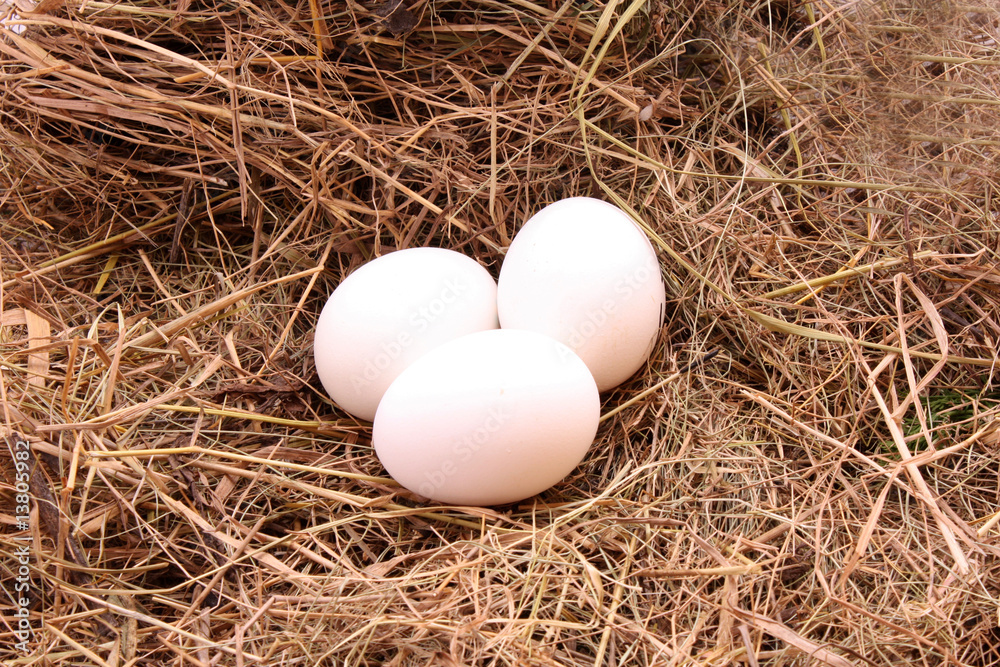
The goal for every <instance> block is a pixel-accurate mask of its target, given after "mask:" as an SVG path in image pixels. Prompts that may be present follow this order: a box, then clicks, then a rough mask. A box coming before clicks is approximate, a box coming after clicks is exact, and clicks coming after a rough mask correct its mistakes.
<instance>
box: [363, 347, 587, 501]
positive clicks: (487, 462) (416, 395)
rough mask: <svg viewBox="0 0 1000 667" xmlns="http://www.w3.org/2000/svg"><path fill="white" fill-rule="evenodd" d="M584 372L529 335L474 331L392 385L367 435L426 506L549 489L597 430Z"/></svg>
mask: <svg viewBox="0 0 1000 667" xmlns="http://www.w3.org/2000/svg"><path fill="white" fill-rule="evenodd" d="M599 418H600V400H599V397H598V393H597V386H596V385H595V384H594V378H593V376H592V375H591V374H590V371H589V370H587V366H586V365H585V364H584V363H583V361H581V360H580V358H579V357H578V356H577V355H576V354H574V353H573V352H572V351H571V350H570V349H569V348H567V347H566V346H565V345H563V344H561V343H559V342H557V341H555V340H552V339H551V338H548V337H547V336H542V335H541V334H537V333H534V332H531V331H516V330H509V331H508V330H499V331H484V332H481V333H475V334H471V335H468V336H464V337H462V338H458V339H456V340H453V341H451V342H450V343H446V344H444V345H441V346H440V347H438V348H435V349H434V350H432V351H431V352H428V353H427V354H426V355H424V356H423V357H421V358H420V359H418V360H417V361H416V362H414V363H413V365H411V366H410V367H409V368H407V369H406V370H405V371H403V372H402V373H401V374H400V375H399V377H398V378H396V381H395V382H393V383H392V385H391V386H390V387H389V389H388V391H386V393H385V396H384V397H383V399H382V403H381V404H380V405H379V408H378V413H377V414H376V415H375V424H374V428H373V432H372V442H373V444H374V446H375V452H376V454H377V455H378V458H379V460H380V461H381V462H382V465H384V466H385V468H386V470H388V471H389V474H390V475H392V477H393V479H395V480H396V481H397V482H399V483H400V484H402V485H403V486H405V487H406V488H408V489H410V490H411V491H413V492H415V493H418V494H420V495H422V496H424V497H427V498H430V499H432V500H437V501H440V502H442V503H449V504H456V505H480V506H485V505H501V504H505V503H512V502H515V501H518V500H523V499H524V498H528V497H530V496H533V495H535V494H537V493H541V492H542V491H544V490H545V489H547V488H549V487H550V486H552V485H553V484H556V483H557V482H559V481H560V480H561V479H563V478H564V477H565V476H566V475H568V474H569V473H570V472H571V471H572V470H573V468H575V467H576V466H577V464H579V463H580V461H581V460H582V459H583V457H584V455H585V454H586V453H587V450H588V449H589V447H590V445H591V443H592V442H593V440H594V436H595V435H596V433H597V425H598V419H599Z"/></svg>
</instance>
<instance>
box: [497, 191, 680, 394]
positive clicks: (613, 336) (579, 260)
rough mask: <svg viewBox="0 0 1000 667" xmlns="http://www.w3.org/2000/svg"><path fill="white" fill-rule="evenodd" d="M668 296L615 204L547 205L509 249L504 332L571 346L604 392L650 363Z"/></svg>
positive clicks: (647, 251) (645, 246)
mask: <svg viewBox="0 0 1000 667" xmlns="http://www.w3.org/2000/svg"><path fill="white" fill-rule="evenodd" d="M665 303H666V293H665V290H664V287H663V278H662V277H661V275H660V266H659V262H658V261H657V257H656V252H655V251H654V250H653V246H652V244H651V243H650V242H649V239H648V238H647V237H646V234H645V232H643V231H642V229H640V228H639V226H638V225H636V224H635V222H634V221H633V220H632V219H631V218H630V217H629V216H628V215H627V214H625V212H624V211H622V210H621V209H619V208H618V207H617V206H614V205H612V204H609V203H607V202H604V201H601V200H599V199H592V198H590V197H572V198H569V199H563V200H561V201H557V202H555V203H553V204H550V205H548V206H546V207H545V208H543V209H542V210H540V211H539V212H538V213H536V214H535V215H534V216H532V217H531V219H529V220H528V221H527V222H526V223H525V224H524V225H523V226H522V227H521V229H520V230H519V231H518V232H517V234H516V235H515V237H514V240H513V241H512V242H511V244H510V248H508V250H507V254H506V256H505V257H504V260H503V266H502V267H501V269H500V278H499V280H498V286H497V312H498V314H499V317H500V326H501V328H504V329H508V328H510V329H527V330H530V331H537V332H539V333H543V334H545V335H547V336H551V337H552V338H555V339H556V340H558V341H560V342H562V343H564V344H566V345H568V346H569V347H570V348H571V349H572V350H573V351H574V352H576V353H577V354H578V355H580V358H582V359H583V361H584V362H585V363H586V364H587V366H588V367H589V368H590V370H591V372H592V373H593V374H594V379H595V380H596V381H597V386H598V388H599V389H600V390H601V391H606V390H608V389H611V388H613V387H616V386H617V385H619V384H621V383H622V382H623V381H625V380H626V379H628V377H629V376H631V375H632V374H633V373H635V371H637V370H638V369H639V368H640V367H642V365H643V364H644V363H645V362H646V360H647V359H648V358H649V355H650V353H651V352H652V350H653V345H654V344H655V342H656V338H657V336H658V334H659V330H660V326H661V324H662V322H663V311H664V307H665Z"/></svg>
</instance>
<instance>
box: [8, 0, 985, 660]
mask: <svg viewBox="0 0 1000 667" xmlns="http://www.w3.org/2000/svg"><path fill="white" fill-rule="evenodd" d="M45 4H46V7H45V8H43V9H44V10H45V11H43V12H41V13H35V14H28V13H23V10H22V18H23V19H24V20H25V21H26V22H27V24H28V30H27V31H26V32H25V33H24V34H23V35H21V36H17V35H13V34H11V33H9V32H7V33H5V34H4V35H3V36H2V37H0V85H2V91H0V188H2V189H0V227H2V235H0V236H2V238H0V257H2V272H3V274H2V282H0V317H2V320H0V350H2V353H0V354H2V356H0V401H2V404H3V408H2V415H3V429H4V431H5V434H6V435H10V436H11V437H10V438H8V444H9V447H10V451H9V453H10V455H11V456H10V457H7V456H5V457H3V460H2V463H0V498H2V505H0V522H2V525H3V528H2V529H0V576H2V579H3V587H4V590H5V591H7V593H8V596H5V597H3V599H2V600H0V610H2V618H3V624H2V625H0V637H2V640H3V641H2V642H0V644H2V648H0V657H2V660H3V662H4V664H10V665H29V664H30V665H43V664H59V665H85V664H86V665H90V664H101V665H126V664H141V665H253V664H265V665H312V664H321V665H382V664H385V665H470V666H471V665H483V666H486V665H490V666H493V665H538V666H542V665H545V666H549V665H565V666H568V665H574V666H575V665H581V666H582V665H689V664H690V665H730V664H741V665H749V666H750V667H756V666H757V665H781V666H790V665H814V664H825V665H834V666H840V665H865V664H868V665H881V664H903V663H912V664H915V665H968V666H970V667H972V666H976V667H985V666H987V665H1000V628H998V623H1000V621H998V608H1000V584H998V581H1000V560H998V558H997V555H998V553H1000V549H998V543H997V536H998V534H1000V525H998V524H1000V483H998V479H1000V464H998V456H1000V434H998V433H1000V432H998V429H997V425H998V422H997V416H998V414H1000V389H998V387H997V374H996V365H997V364H998V362H1000V357H998V351H997V350H998V340H1000V269H998V267H1000V219H998V215H1000V213H998V207H997V204H998V191H997V185H996V184H997V183H998V182H1000V174H998V170H997V165H998V164H1000V161H998V158H1000V139H998V138H997V137H998V135H997V130H996V128H997V127H1000V84H998V81H1000V58H998V57H997V56H996V53H997V50H996V45H997V42H996V40H998V39H1000V14H998V11H997V7H996V6H995V5H994V4H993V3H985V4H988V5H989V6H961V7H960V6H958V5H955V4H953V3H937V2H930V1H924V0H913V2H912V3H907V2H905V1H904V0H885V1H884V2H877V3H876V2H869V1H868V0H864V1H862V2H841V1H840V0H834V1H833V2H816V3H807V4H802V3H799V2H790V3H789V2H784V0H774V1H772V2H770V3H765V2H755V1H747V2H737V1H736V0H725V1H724V2H716V1H712V0H686V1H685V2H679V3H667V2H662V1H661V0H649V1H642V0H637V1H636V2H615V1H612V0H607V1H597V2H573V1H571V0H565V1H564V0H551V1H549V2H543V1H542V0H537V1H529V0H509V1H505V2H499V1H482V2H473V1H472V0H433V1H432V0H412V1H411V0H407V1H406V2H403V3H402V4H401V5H400V6H399V8H397V10H396V11H395V13H389V9H391V7H388V6H386V7H381V8H380V7H376V6H375V5H374V4H373V3H367V2H366V3H364V4H361V3H358V2H355V1H353V0H348V2H347V3H346V4H345V3H342V2H339V1H324V0H310V1H309V2H305V1H302V2H298V3H294V2H264V3H256V4H251V3H245V2H237V3H214V4H213V3H211V2H210V3H197V2H190V1H189V0H178V1H177V2H169V3H166V2H164V3H157V2H154V1H152V0H139V1H137V2H133V3H115V2H103V1H101V2H97V1H94V2H91V1H88V2H79V3H65V6H64V3H61V2H54V3H53V2H47V3H45ZM572 195H591V196H597V197H602V198H605V199H608V200H611V201H615V202H616V203H618V204H619V205H622V206H623V207H625V208H627V209H628V210H630V211H631V212H633V213H634V214H635V215H636V216H637V217H638V218H639V219H640V220H642V221H643V222H644V224H645V225H646V226H647V227H648V231H649V233H650V234H651V236H652V238H653V239H654V241H655V242H656V243H657V244H658V246H659V248H660V249H661V250H662V253H661V257H662V266H663V274H664V278H665V280H666V283H667V291H668V299H669V303H668V316H667V321H666V323H665V326H664V327H663V333H662V338H661V340H660V344H659V345H658V346H657V348H656V352H655V354H654V356H653V358H652V359H651V361H650V363H649V365H648V367H647V368H646V369H645V370H644V371H643V372H641V373H640V374H638V375H637V376H636V377H634V378H633V379H632V380H631V381H629V382H628V383H626V384H625V385H623V386H622V387H620V388H619V389H617V390H615V391H614V392H610V393H609V394H607V395H606V396H605V397H604V400H605V403H604V412H605V413H606V414H607V415H608V418H607V419H605V420H604V422H603V423H602V427H601V430H600V433H599V438H598V441H597V442H596V443H595V444H594V446H593V448H592V450H591V452H590V454H589V455H588V457H587V458H586V460H585V461H584V463H583V464H582V465H581V466H580V467H579V468H578V469H577V470H576V471H575V472H574V473H573V474H572V475H571V477H570V478H568V479H567V480H565V481H564V482H562V483H561V484H559V485H558V486H556V487H555V488H553V489H551V490H550V491H548V492H546V493H544V494H542V495H541V496H539V497H537V498H534V499H531V500H529V501H525V502H522V503H520V504H518V505H517V506H507V507H500V508H493V509H469V508H456V507H440V506H434V505H427V504H424V503H422V502H420V501H419V499H417V498H415V497H414V496H411V495H409V494H408V493H407V492H405V491H402V490H400V489H399V487H397V486H396V485H395V484H394V483H392V481H391V480H389V479H388V478H387V477H386V474H385V472H384V470H383V469H382V468H381V466H380V465H379V463H378V461H377V459H376V458H375V457H374V455H373V453H372V450H371V446H370V444H371V443H370V425H369V424H366V423H359V422H356V421H354V420H353V419H351V418H350V417H349V416H348V415H346V414H345V413H343V412H341V411H340V410H338V409H337V408H336V407H335V406H334V405H333V404H332V403H331V402H330V401H329V400H328V399H327V398H326V397H325V396H324V394H323V392H322V389H321V387H320V385H319V383H318V381H317V378H316V375H315V371H314V367H313V362H312V354H311V333H312V328H313V326H314V323H315V320H316V316H317V314H318V311H319V309H320V307H321V305H322V303H323V301H324V299H325V297H326V295H327V294H328V293H329V292H330V291H331V290H332V289H333V288H334V287H335V286H336V285H337V283H338V282H339V280H340V279H341V278H342V277H343V276H344V275H345V274H346V273H348V272H349V271H351V270H352V269H354V268H355V267H357V266H358V265H359V264H361V263H362V262H364V261H366V260H368V259H370V258H371V257H373V256H374V255H378V254H381V253H385V252H389V251H391V250H394V249H398V248H404V247H412V246H425V245H430V246H441V247H448V248H454V249H458V250H460V251H462V252H465V253H468V254H471V255H473V256H475V257H476V258H478V259H479V260H480V261H481V262H482V263H483V264H484V265H485V266H487V267H488V268H489V269H490V270H491V271H492V272H493V273H494V275H496V272H497V270H498V269H499V265H500V262H501V259H502V256H503V251H504V249H505V247H506V246H507V245H508V244H509V242H510V239H511V237H512V235H513V234H514V232H515V231H516V230H517V229H518V228H519V226H520V224H521V223H522V222H523V221H525V220H526V219H527V218H528V217H529V216H530V215H531V214H532V213H533V212H535V211H536V210H538V209H539V208H540V207H541V206H542V205H543V204H545V203H548V202H551V201H554V200H556V199H560V198H563V197H567V196H572ZM711 350H719V353H718V355H717V356H715V357H714V358H712V359H710V360H708V361H706V362H705V363H704V364H700V365H699V364H695V365H694V367H693V368H691V369H690V370H687V371H685V372H681V373H678V372H677V371H682V370H684V369H685V367H686V366H688V365H689V364H691V363H692V362H697V361H698V360H699V359H701V358H702V356H703V355H705V354H706V353H708V352H709V351H711ZM18 434H23V436H19V435H18ZM18 437H24V438H25V439H26V441H28V442H29V443H30V446H31V451H32V452H33V455H32V457H31V458H30V461H31V462H34V461H35V460H36V459H37V460H38V461H39V462H40V464H39V465H37V466H33V467H32V472H31V473H30V490H31V495H32V496H33V497H34V498H35V502H34V503H33V510H32V514H31V516H30V519H29V521H28V522H27V523H28V524H29V527H28V528H27V529H26V530H25V529H23V528H22V527H20V526H19V525H18V524H17V519H16V515H17V510H16V505H17V494H16V491H17V484H16V482H17V468H16V467H15V464H14V455H15V454H16V451H17V445H16V440H17V439H18ZM25 544H26V545H29V546H30V557H28V558H27V560H28V561H29V562H30V576H28V577H27V580H28V581H29V583H30V587H29V588H30V596H29V597H30V600H29V602H30V604H29V608H30V625H31V627H32V629H33V634H32V636H31V638H30V639H29V640H28V641H27V643H26V644H24V645H21V646H20V647H18V646H16V645H15V642H16V638H15V635H14V634H13V631H14V630H15V629H16V628H17V619H16V617H15V615H14V614H15V611H16V609H15V607H16V601H14V600H13V598H12V597H9V596H10V595H11V594H12V593H13V591H14V587H15V585H16V584H17V583H18V577H19V574H18V567H19V563H18V555H17V554H18V553H19V552H18V551H17V550H18V548H19V547H20V546H21V545H25ZM22 580H24V577H22Z"/></svg>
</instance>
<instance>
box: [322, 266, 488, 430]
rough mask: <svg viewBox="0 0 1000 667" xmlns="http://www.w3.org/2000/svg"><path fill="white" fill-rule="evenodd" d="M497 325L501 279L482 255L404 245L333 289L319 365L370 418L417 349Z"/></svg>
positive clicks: (330, 383)
mask: <svg viewBox="0 0 1000 667" xmlns="http://www.w3.org/2000/svg"><path fill="white" fill-rule="evenodd" d="M497 326H498V322H497V310H496V282H495V281H494V280H493V277H492V276H491V275H490V274H489V272H488V271H487V270H486V269H485V268H483V266H481V265H480V264H479V263H478V262H476V261H475V260H473V259H472V258H470V257H466V256H465V255H463V254H461V253H457V252H454V251H452V250H444V249H441V248H411V249H408V250H399V251H396V252H392V253H389V254H387V255H383V256H381V257H379V258H377V259H374V260H372V261H370V262H368V263H367V264H364V265H362V266H361V267H359V268H358V269H357V270H356V271H354V272H353V273H352V274H351V275H349V276H348V277H347V278H345V279H344V280H343V281H342V282H341V283H340V285H338V286H337V289H335V290H334V292H333V294H331V295H330V298H329V300H328V301H327V303H326V305H325V306H324V307H323V312H322V313H321V314H320V317H319V322H318V323H317V325H316V333H315V340H314V354H315V357H316V371H317V372H318V373H319V378H320V381H321V382H322V383H323V387H324V388H325V389H326V391H327V393H328V394H329V395H330V398H332V399H333V400H334V401H335V402H336V403H337V405H339V406H340V407H341V408H343V409H344V410H346V411H347V412H350V413H351V414H353V415H355V416H356V417H360V418H362V419H368V420H371V419H374V417H375V410H376V408H377V407H378V404H379V401H380V400H381V399H382V394H384V393H385V390H386V388H387V387H388V386H389V385H390V384H391V383H392V381H393V380H395V379H396V376H397V375H399V374H400V373H401V372H402V371H403V369H405V368H406V367H407V366H409V365H410V364H411V363H413V362H414V361H415V360H416V359H418V358H420V356H422V355H423V354H425V353H426V352H428V351H430V350H432V349H434V348H435V347H437V346H438V345H440V344H442V343H445V342H448V341H450V340H452V339H455V338H458V337H459V336H464V335H465V334H470V333H473V332H476V331H483V330H485V329H495V328H497Z"/></svg>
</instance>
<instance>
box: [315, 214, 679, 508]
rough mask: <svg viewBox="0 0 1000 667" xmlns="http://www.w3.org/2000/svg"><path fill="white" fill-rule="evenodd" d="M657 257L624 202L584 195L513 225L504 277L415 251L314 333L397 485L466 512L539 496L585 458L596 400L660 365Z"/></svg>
mask: <svg viewBox="0 0 1000 667" xmlns="http://www.w3.org/2000/svg"><path fill="white" fill-rule="evenodd" d="M664 303H665V293H664V288H663V281H662V278H661V276H660V269H659V263H658V262H657V259H656V253H655V251H654V250H653V247H652V245H651V244H650V242H649V239H648V238H647V237H646V235H645V233H644V232H643V231H642V230H641V229H640V228H639V227H638V226H637V225H636V224H635V223H634V222H633V221H632V220H631V219H630V218H629V217H628V216H627V215H626V214H625V213H624V212H623V211H621V210H620V209H619V208H617V207H615V206H613V205H611V204H608V203H607V202H603V201H600V200H597V199H591V198H588V197H573V198H570V199H563V200H561V201H558V202H555V203H553V204H550V205H549V206H547V207H545V208H544V209H542V210H541V211H539V212H538V213H537V214H535V215H534V216H533V217H532V218H531V219H530V220H528V222H526V223H525V224H524V226H523V227H522V228H521V229H520V231H518V233H517V235H516V236H515V237H514V239H513V241H512V242H511V245H510V247H509V249H508V251H507V253H506V256H505V257H504V260H503V264H502V266H501V269H500V276H499V280H498V281H497V282H494V280H493V277H492V276H491V275H490V274H489V272H488V271H487V270H486V269H485V268H484V267H483V266H481V265H480V264H479V263H478V262H476V261H475V260H473V259H472V258H470V257H467V256H465V255H462V254H461V253H457V252H454V251H450V250H443V249H439V248H412V249H408V250H399V251H396V252H392V253H389V254H387V255H383V256H382V257H379V258H377V259H375V260H372V261H371V262H368V263H367V264H365V265H363V266H361V267H360V268H358V269H357V270H356V271H354V272H353V273H352V274H351V275H349V276H348V277H347V278H345V279H344V280H343V281H342V282H341V284H340V285H339V286H338V287H337V288H336V290H334V292H333V294H332V295H331V296H330V298H329V300H328V301H327V304H326V306H325V307H324V308H323V311H322V313H321V314H320V318H319V322H318V323H317V326H316V332H315V344H314V354H315V357H316V369H317V372H318V374H319V377H320V381H321V382H322V384H323V387H324V388H325V389H326V391H327V393H328V394H329V395H330V397H331V398H332V399H333V400H334V401H335V402H336V403H337V404H338V405H339V406H340V407H342V408H343V409H344V410H346V411H347V412H350V413H351V414H353V415H355V416H356V417H360V418H362V419H367V420H372V421H373V422H374V425H373V431H372V442H373V445H374V448H375V452H376V454H377V455H378V458H379V460H380V461H381V462H382V465H383V466H384V467H385V468H386V470H387V471H388V472H389V474H390V475H391V476H392V477H393V479H395V480H396V481H397V482H399V483H400V484H402V485H403V486H404V487H406V488H407V489H409V490H411V491H413V492H415V493H418V494H420V495H421V496H424V497H426V498H429V499H432V500H436V501H439V502H443V503H450V504H456V505H481V506H485V505H500V504H506V503H511V502H516V501H518V500H523V499H524V498H528V497H530V496H533V495H535V494H538V493H541V492H542V491H544V490H546V489H547V488H549V487H551V486H552V485H554V484H556V483H558V482H559V481H560V480H562V479H563V478H564V477H566V476H567V475H568V474H569V473H570V472H571V471H572V470H573V469H574V468H575V467H576V466H577V465H578V464H579V463H580V461H581V460H582V459H583V457H584V455H585V454H586V453H587V450H588V449H589V448H590V445H591V443H592V442H593V440H594V437H595V435H596V433H597V427H598V420H599V417H600V400H599V396H598V394H599V392H601V391H605V390H607V389H611V388H612V387H615V386H617V385H618V384H620V383H621V382H623V381H624V380H625V379H627V378H628V377H629V376H631V375H632V374H633V373H634V372H635V371H636V370H638V369H639V368H640V367H641V366H642V365H643V364H644V363H645V361H646V359H647V358H648V357H649V355H650V353H651V352H652V349H653V346H654V344H655V342H656V338H657V335H658V333H659V329H660V325H661V322H662V318H663V308H664Z"/></svg>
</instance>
